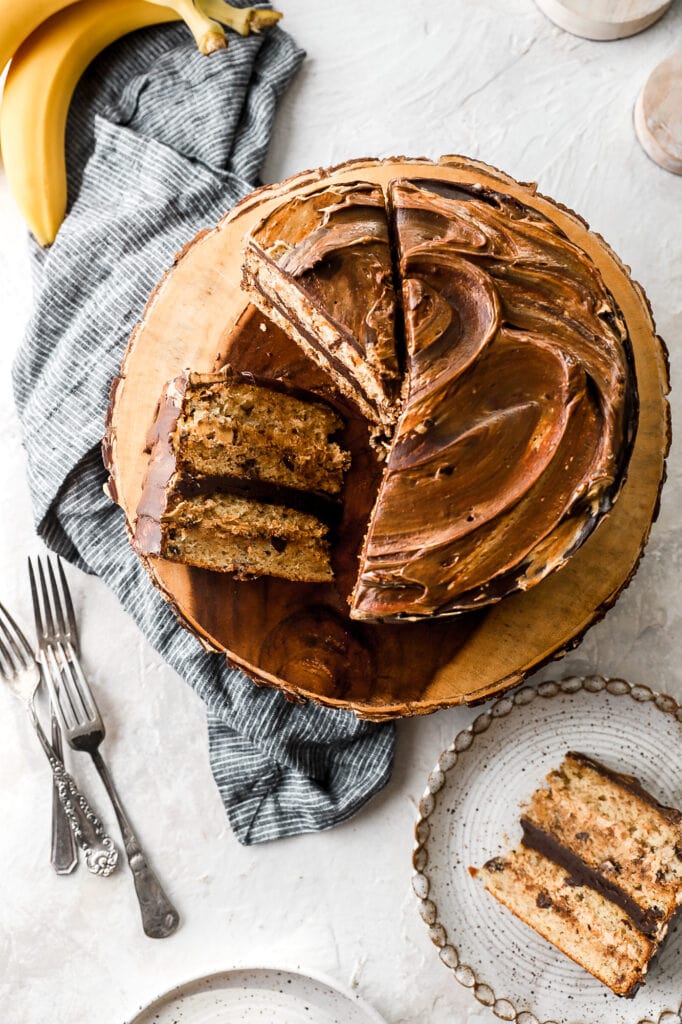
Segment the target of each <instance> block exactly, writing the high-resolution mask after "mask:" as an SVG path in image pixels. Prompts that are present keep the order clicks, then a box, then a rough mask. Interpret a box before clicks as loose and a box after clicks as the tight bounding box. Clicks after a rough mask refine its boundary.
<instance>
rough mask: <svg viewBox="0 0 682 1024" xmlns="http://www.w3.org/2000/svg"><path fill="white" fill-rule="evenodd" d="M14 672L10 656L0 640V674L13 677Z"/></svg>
mask: <svg viewBox="0 0 682 1024" xmlns="http://www.w3.org/2000/svg"><path fill="white" fill-rule="evenodd" d="M15 672H16V669H15V667H14V662H13V661H12V655H11V654H10V652H9V651H8V650H7V648H6V647H5V645H4V644H3V642H2V640H0V673H2V675H3V676H7V677H9V676H13V675H14V674H15Z"/></svg>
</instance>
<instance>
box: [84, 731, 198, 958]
mask: <svg viewBox="0 0 682 1024" xmlns="http://www.w3.org/2000/svg"><path fill="white" fill-rule="evenodd" d="M90 756H91V757H92V760H93V761H94V762H95V767H96V768H97V771H98V772H99V774H100V777H101V779H102V782H103V783H104V785H105V787H106V790H107V793H108V794H109V796H110V798H111V802H112V804H113V807H114V811H115V812H116V817H117V819H118V824H119V827H120V829H121V835H122V836H123V845H124V847H125V852H126V857H127V858H128V863H129V865H130V870H131V872H132V875H133V882H134V884H135V893H136V894H137V902H138V904H139V907H140V914H141V915H142V927H143V929H144V933H145V935H148V936H149V938H150V939H166V938H168V936H169V935H172V934H173V932H174V931H175V930H176V929H177V927H178V924H179V923H180V915H179V914H178V912H177V910H176V909H175V907H174V906H173V904H172V903H171V901H170V900H169V898H168V896H167V895H166V893H165V892H164V889H163V886H162V885H161V882H160V881H159V880H158V878H157V877H156V875H155V874H154V872H153V870H152V868H151V867H150V866H149V862H148V861H147V857H146V855H145V853H144V850H143V849H142V847H141V846H140V844H139V842H138V839H137V836H136V835H135V833H134V831H133V828H132V825H131V824H130V822H129V820H128V815H127V814H126V812H125V808H124V807H123V804H122V803H121V800H120V798H119V795H118V793H117V792H116V787H115V786H114V783H113V780H112V778H111V775H110V774H109V769H108V768H107V766H106V764H105V763H104V761H103V760H102V755H101V754H100V752H99V750H97V748H95V749H93V750H91V751H90Z"/></svg>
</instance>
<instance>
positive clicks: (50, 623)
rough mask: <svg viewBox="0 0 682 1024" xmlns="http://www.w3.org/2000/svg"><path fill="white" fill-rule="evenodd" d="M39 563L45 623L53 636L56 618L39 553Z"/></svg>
mask: <svg viewBox="0 0 682 1024" xmlns="http://www.w3.org/2000/svg"><path fill="white" fill-rule="evenodd" d="M36 561H37V563H38V577H39V578H40V592H41V595H42V598H43V612H44V614H45V625H46V627H47V633H48V635H49V636H53V635H54V633H55V628H54V619H53V617H52V606H51V604H50V598H49V595H48V593H47V583H46V582H45V573H44V571H43V562H42V559H41V557H40V555H38V557H37V559H36Z"/></svg>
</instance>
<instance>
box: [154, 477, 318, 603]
mask: <svg viewBox="0 0 682 1024" xmlns="http://www.w3.org/2000/svg"><path fill="white" fill-rule="evenodd" d="M163 524H164V530H163V538H162V542H161V551H160V554H161V555H162V556H163V557H164V558H168V559H169V560H170V561H179V562H184V563H185V564H187V565H195V566H198V567H199V568H202V569H214V570H217V571H219V572H231V573H234V574H235V575H236V576H238V577H240V578H249V577H251V576H256V575H269V576H280V577H283V578H284V579H289V580H297V581H305V582H319V583H324V582H326V581H327V580H330V579H332V578H333V573H332V570H331V565H330V562H329V543H328V540H327V530H326V528H325V527H324V525H323V524H322V523H320V522H319V520H317V519H316V518H315V517H314V516H311V515H307V514H306V513H304V512H298V511H295V510H293V509H290V508H287V507H286V506H273V505H266V504H262V503H260V502H256V501H252V500H248V499H246V498H241V497H237V496H235V495H231V494H220V493H213V494H206V495H201V496H200V497H194V498H184V499H180V500H178V501H177V502H176V503H175V504H174V505H173V506H172V507H171V508H169V509H167V510H166V513H165V515H164V520H163Z"/></svg>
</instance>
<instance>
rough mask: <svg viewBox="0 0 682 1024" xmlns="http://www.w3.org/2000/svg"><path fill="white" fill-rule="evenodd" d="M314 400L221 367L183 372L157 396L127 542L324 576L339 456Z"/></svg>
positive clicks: (216, 561)
mask: <svg viewBox="0 0 682 1024" xmlns="http://www.w3.org/2000/svg"><path fill="white" fill-rule="evenodd" d="M342 426H343V424H342V421H341V418H340V417H339V415H338V413H337V412H336V411H335V410H334V409H333V408H332V407H331V406H330V405H328V404H327V403H326V402H324V401H323V400H322V399H320V398H318V397H316V396H314V395H311V394H309V393H306V392H302V391H300V390H299V389H298V388H294V387H293V386H292V385H290V384H288V383H286V382H284V381H280V380H266V379H264V378H255V377H254V376H253V375H252V374H245V373H237V372H235V371H234V370H232V369H231V368H229V367H228V368H225V369H223V370H221V371H218V372H216V373H205V374H201V373H190V372H187V373H184V374H182V375H180V376H179V377H176V378H175V379H174V380H172V381H171V382H170V383H169V384H168V385H167V386H166V388H165V390H164V393H163V395H162V397H161V400H160V403H159V408H158V413H157V417H156V421H155V424H154V427H153V429H152V432H151V435H150V438H149V445H150V449H151V459H150V462H149V467H148V471H147V475H146V479H145V482H144V486H143V492H142V498H141V500H140V504H139V506H138V510H137V521H136V526H135V534H134V545H135V547H136V549H137V550H138V551H139V552H140V553H141V554H144V555H160V556H162V557H163V558H167V559H169V560H171V561H177V562H184V563H186V564H188V565H194V566H198V567H200V568H204V569H213V570H217V571H220V572H231V573H234V574H235V575H236V576H238V577H240V578H249V577H253V576H259V575H271V576H279V577H282V578H284V579H289V580H298V581H302V582H324V581H327V580H330V579H332V577H333V573H332V568H331V563H330V545H329V529H330V527H332V526H333V525H334V524H335V523H336V522H337V521H338V520H339V518H340V511H341V504H340V493H341V488H342V484H343V476H344V472H345V470H346V469H347V468H348V465H349V455H348V453H347V452H345V451H344V450H343V449H342V448H341V447H340V446H339V445H338V444H337V443H336V442H335V441H334V440H332V439H331V438H332V435H334V434H335V433H336V432H337V431H339V430H340V429H341V427H342Z"/></svg>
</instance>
